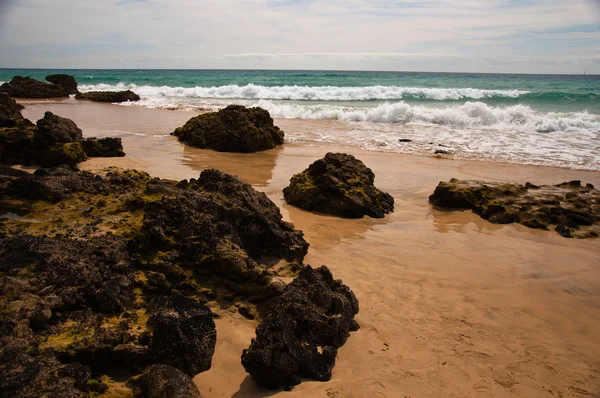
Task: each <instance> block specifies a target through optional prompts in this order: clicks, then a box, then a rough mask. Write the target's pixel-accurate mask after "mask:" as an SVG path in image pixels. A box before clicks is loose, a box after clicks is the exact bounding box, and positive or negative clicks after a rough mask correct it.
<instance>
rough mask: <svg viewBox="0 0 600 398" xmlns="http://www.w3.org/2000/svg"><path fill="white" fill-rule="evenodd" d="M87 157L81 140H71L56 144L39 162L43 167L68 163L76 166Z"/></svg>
mask: <svg viewBox="0 0 600 398" xmlns="http://www.w3.org/2000/svg"><path fill="white" fill-rule="evenodd" d="M86 159H87V156H85V152H84V151H83V148H82V147H81V143H79V142H70V143H68V144H54V145H52V146H51V147H49V148H48V149H46V151H45V152H43V153H42V154H41V155H40V157H39V164H40V165H41V166H42V167H54V166H60V165H62V164H66V165H69V166H76V165H77V163H81V162H83V161H84V160H86Z"/></svg>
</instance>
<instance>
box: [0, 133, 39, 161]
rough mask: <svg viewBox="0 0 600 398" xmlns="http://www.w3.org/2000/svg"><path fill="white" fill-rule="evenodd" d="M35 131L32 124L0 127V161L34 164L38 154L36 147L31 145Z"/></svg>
mask: <svg viewBox="0 0 600 398" xmlns="http://www.w3.org/2000/svg"><path fill="white" fill-rule="evenodd" d="M36 131H37V129H36V128H35V127H34V126H25V125H24V124H21V125H20V126H18V127H9V128H0V163H2V164H24V165H30V164H34V163H35V158H36V157H37V156H38V154H39V151H38V149H37V147H35V146H34V145H33V136H34V134H35V132H36Z"/></svg>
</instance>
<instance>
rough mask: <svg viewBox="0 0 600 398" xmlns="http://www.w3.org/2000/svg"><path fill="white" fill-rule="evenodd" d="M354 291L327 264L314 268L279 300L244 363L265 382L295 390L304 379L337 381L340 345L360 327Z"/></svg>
mask: <svg viewBox="0 0 600 398" xmlns="http://www.w3.org/2000/svg"><path fill="white" fill-rule="evenodd" d="M358 309H359V308H358V300H357V299H356V297H355V296H354V293H352V291H351V290H350V289H349V288H348V287H347V286H346V285H344V284H342V282H341V281H339V280H334V279H333V276H332V275H331V272H330V271H329V269H328V268H327V267H325V266H322V267H320V268H316V269H313V268H311V267H310V266H307V267H305V268H304V269H302V270H301V271H300V274H299V275H298V277H297V278H296V279H294V281H292V282H291V283H290V284H289V285H288V286H287V287H286V288H285V290H284V292H283V294H282V295H281V296H279V297H278V298H277V299H276V303H275V305H274V308H273V309H272V311H271V312H269V313H268V314H267V315H266V316H265V318H264V320H263V322H262V323H261V324H260V325H259V326H258V328H257V329H256V338H255V339H252V343H251V344H250V347H249V348H248V349H246V350H244V352H243V354H242V365H243V366H244V368H245V369H246V371H247V372H248V373H250V375H251V376H252V377H253V378H254V380H256V381H257V382H258V383H259V384H260V385H261V386H263V387H266V388H270V389H274V388H279V387H284V388H289V387H291V386H294V385H296V384H299V383H300V378H301V377H307V378H312V379H315V380H318V381H327V380H330V379H331V371H332V369H333V367H334V365H335V357H336V355H337V349H338V348H339V347H341V346H342V345H344V343H345V342H346V339H347V338H348V336H349V335H350V331H355V330H357V329H358V327H359V326H358V323H357V322H356V321H355V320H354V315H355V314H357V313H358Z"/></svg>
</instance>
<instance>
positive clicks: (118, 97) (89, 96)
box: [75, 90, 140, 103]
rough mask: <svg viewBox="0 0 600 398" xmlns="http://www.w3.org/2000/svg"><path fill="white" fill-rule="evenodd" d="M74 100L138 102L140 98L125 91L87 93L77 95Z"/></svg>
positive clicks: (131, 92)
mask: <svg viewBox="0 0 600 398" xmlns="http://www.w3.org/2000/svg"><path fill="white" fill-rule="evenodd" d="M75 98H76V99H82V100H88V101H95V102H111V103H114V102H127V101H139V100H140V96H139V95H137V94H136V93H134V92H133V91H131V90H127V91H88V92H87V93H78V94H77V95H75Z"/></svg>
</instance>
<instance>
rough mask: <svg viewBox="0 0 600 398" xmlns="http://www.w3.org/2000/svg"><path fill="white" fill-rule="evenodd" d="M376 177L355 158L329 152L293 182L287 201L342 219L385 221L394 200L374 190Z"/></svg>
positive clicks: (296, 176)
mask: <svg viewBox="0 0 600 398" xmlns="http://www.w3.org/2000/svg"><path fill="white" fill-rule="evenodd" d="M374 181H375V174H373V172H372V171H371V169H369V168H368V167H367V166H365V164H364V163H363V162H361V161H360V160H358V159H356V158H355V157H354V156H352V155H347V154H343V153H328V154H327V155H325V157H324V158H323V159H319V160H317V161H316V162H314V163H313V164H311V165H310V166H309V167H308V169H306V170H304V171H303V172H302V173H299V174H296V175H294V176H293V177H292V179H291V180H290V185H289V186H288V187H286V188H285V189H284V190H283V197H284V199H285V201H286V202H287V203H289V204H291V205H294V206H297V207H300V208H302V209H305V210H311V211H317V212H320V213H326V214H333V215H336V216H340V217H348V218H362V217H363V216H364V215H367V216H370V217H373V218H383V217H384V215H385V214H387V213H389V212H391V211H393V210H394V198H393V197H392V196H391V195H389V194H388V193H385V192H383V191H380V190H379V189H377V188H375V186H374V185H373V183H374Z"/></svg>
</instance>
